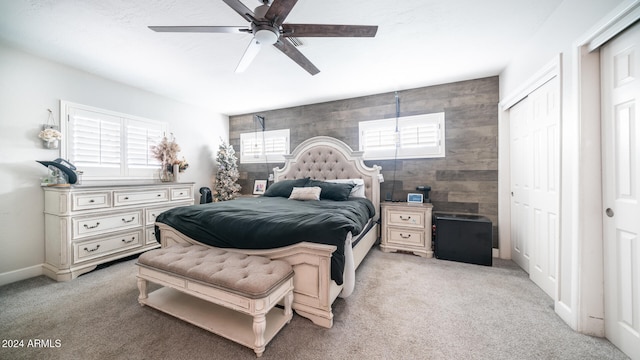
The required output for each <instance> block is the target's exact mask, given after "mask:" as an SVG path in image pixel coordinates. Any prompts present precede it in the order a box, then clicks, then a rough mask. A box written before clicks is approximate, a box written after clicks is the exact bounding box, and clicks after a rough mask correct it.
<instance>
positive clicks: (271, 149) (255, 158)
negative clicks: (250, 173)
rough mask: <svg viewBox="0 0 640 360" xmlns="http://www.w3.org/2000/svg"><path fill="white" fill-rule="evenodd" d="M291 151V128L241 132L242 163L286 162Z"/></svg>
mask: <svg viewBox="0 0 640 360" xmlns="http://www.w3.org/2000/svg"><path fill="white" fill-rule="evenodd" d="M288 153H289V129H283V130H271V131H258V132H252V133H244V134H240V163H241V164H250V163H264V162H272V163H273V162H284V156H283V155H285V154H288Z"/></svg>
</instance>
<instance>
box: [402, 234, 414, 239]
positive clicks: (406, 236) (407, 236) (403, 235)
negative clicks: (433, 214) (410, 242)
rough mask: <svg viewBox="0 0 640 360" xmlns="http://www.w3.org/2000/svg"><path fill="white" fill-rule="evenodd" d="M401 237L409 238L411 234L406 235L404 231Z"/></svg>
mask: <svg viewBox="0 0 640 360" xmlns="http://www.w3.org/2000/svg"><path fill="white" fill-rule="evenodd" d="M400 237H401V238H403V239H408V238H410V237H411V234H408V235H405V234H403V233H400Z"/></svg>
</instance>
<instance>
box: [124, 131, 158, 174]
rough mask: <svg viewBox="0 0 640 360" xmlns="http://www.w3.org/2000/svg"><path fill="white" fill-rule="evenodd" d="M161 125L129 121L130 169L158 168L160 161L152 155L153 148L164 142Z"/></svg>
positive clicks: (128, 152) (128, 153) (128, 147)
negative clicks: (161, 141)
mask: <svg viewBox="0 0 640 360" xmlns="http://www.w3.org/2000/svg"><path fill="white" fill-rule="evenodd" d="M162 132H163V131H162V128H161V126H160V125H155V126H153V124H149V123H143V122H139V121H135V120H128V121H127V165H128V166H129V167H130V168H147V167H158V166H159V165H160V161H159V160H157V159H156V158H154V157H153V155H152V154H151V146H153V145H156V144H157V143H158V142H160V140H162Z"/></svg>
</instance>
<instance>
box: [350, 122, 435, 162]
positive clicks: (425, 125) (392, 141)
mask: <svg viewBox="0 0 640 360" xmlns="http://www.w3.org/2000/svg"><path fill="white" fill-rule="evenodd" d="M396 121H397V132H396ZM358 130H359V143H360V145H359V149H360V150H361V151H363V152H364V154H363V157H364V159H366V160H390V159H421V158H438V157H444V156H445V114H444V112H439V113H431V114H421V115H412V116H404V117H400V118H398V119H397V120H396V118H390V119H382V120H370V121H361V122H359V123H358ZM420 130H421V131H420ZM403 134H411V136H408V135H404V136H403ZM373 135H375V136H376V137H377V138H378V140H377V141H371V140H370V144H367V138H369V139H371V136H373ZM368 136H369V137H368ZM419 136H423V138H422V139H420V138H419ZM405 139H406V141H407V142H409V141H411V142H413V143H412V144H407V143H404V145H403V140H405ZM373 142H375V144H373ZM396 147H397V152H396Z"/></svg>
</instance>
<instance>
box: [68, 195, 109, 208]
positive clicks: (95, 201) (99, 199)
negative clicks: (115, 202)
mask: <svg viewBox="0 0 640 360" xmlns="http://www.w3.org/2000/svg"><path fill="white" fill-rule="evenodd" d="M110 206H111V193H110V192H108V191H103V192H94V193H72V194H71V210H73V211H80V210H91V209H103V208H108V207H110Z"/></svg>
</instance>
